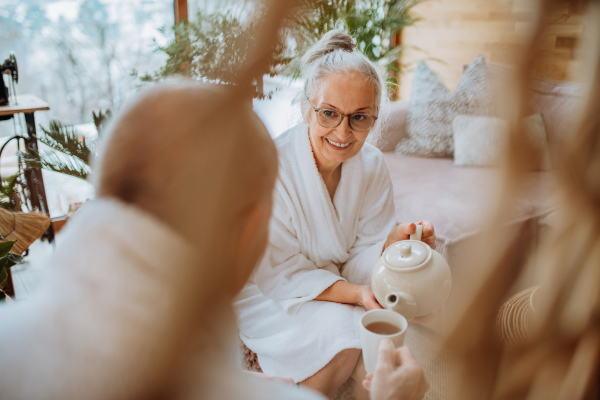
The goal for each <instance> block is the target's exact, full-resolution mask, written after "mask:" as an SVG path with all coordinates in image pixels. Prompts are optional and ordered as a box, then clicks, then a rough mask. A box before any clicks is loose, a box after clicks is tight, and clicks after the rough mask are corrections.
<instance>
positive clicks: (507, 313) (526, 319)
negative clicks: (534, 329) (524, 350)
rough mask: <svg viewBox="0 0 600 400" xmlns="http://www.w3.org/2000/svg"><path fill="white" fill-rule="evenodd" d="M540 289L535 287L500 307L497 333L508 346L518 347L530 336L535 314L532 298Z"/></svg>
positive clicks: (520, 293) (518, 294) (522, 292)
mask: <svg viewBox="0 0 600 400" xmlns="http://www.w3.org/2000/svg"><path fill="white" fill-rule="evenodd" d="M538 288H539V286H533V287H530V288H528V289H525V290H523V291H521V292H519V293H517V294H515V295H514V296H513V297H511V298H510V299H508V301H507V302H506V303H504V304H503V305H502V307H500V311H499V312H498V317H497V319H496V332H497V333H498V335H499V336H500V339H502V341H503V342H504V343H506V344H507V345H508V346H517V345H519V344H521V343H523V342H524V341H525V339H526V338H527V337H528V336H529V331H530V329H531V318H532V316H533V315H534V314H535V311H534V310H533V308H532V302H531V297H532V295H533V293H534V292H535V291H536V290H537V289H538Z"/></svg>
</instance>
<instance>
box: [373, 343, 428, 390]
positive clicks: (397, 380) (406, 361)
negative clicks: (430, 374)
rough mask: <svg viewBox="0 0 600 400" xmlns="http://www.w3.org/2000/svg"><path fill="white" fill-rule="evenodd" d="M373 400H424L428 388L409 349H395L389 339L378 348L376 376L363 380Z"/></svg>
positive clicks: (421, 370)
mask: <svg viewBox="0 0 600 400" xmlns="http://www.w3.org/2000/svg"><path fill="white" fill-rule="evenodd" d="M363 386H364V388H365V389H367V390H369V391H370V392H371V399H372V400H421V399H422V398H423V396H425V393H426V392H427V390H428V389H429V383H427V380H425V376H424V375H423V369H422V368H421V366H420V365H419V363H418V362H417V360H415V357H414V356H413V354H412V352H411V351H410V349H409V348H408V347H400V348H399V349H398V350H396V349H394V345H393V344H392V342H391V341H390V340H387V339H386V340H382V341H381V343H380V345H379V352H378V358H377V366H376V368H375V373H370V374H367V377H366V379H365V380H364V381H363Z"/></svg>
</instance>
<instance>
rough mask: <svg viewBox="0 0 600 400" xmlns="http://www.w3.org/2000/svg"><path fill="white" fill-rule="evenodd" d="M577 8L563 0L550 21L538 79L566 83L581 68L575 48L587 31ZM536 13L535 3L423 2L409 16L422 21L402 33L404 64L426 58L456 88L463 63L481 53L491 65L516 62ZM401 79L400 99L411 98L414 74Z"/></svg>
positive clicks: (508, 0)
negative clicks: (556, 80) (573, 68)
mask: <svg viewBox="0 0 600 400" xmlns="http://www.w3.org/2000/svg"><path fill="white" fill-rule="evenodd" d="M577 4H578V3H577V1H576V0H570V1H565V2H564V4H563V6H562V8H561V9H560V10H559V12H558V13H557V14H556V15H553V16H552V17H551V18H550V21H549V22H550V23H549V25H548V26H547V30H546V32H545V35H544V37H543V38H541V39H540V41H539V50H540V52H541V53H542V54H541V55H540V57H538V62H539V63H540V65H539V67H538V68H536V72H538V75H539V76H540V77H545V78H550V79H561V80H564V79H568V77H569V71H571V70H572V67H573V65H576V64H577V62H578V60H577V59H576V56H577V53H576V52H575V51H574V50H576V47H577V43H578V39H579V38H580V37H581V36H582V34H583V30H584V19H583V17H582V16H581V15H580V14H581V11H580V10H579V8H577V7H576V6H577ZM571 9H573V10H571ZM536 10H537V2H536V1H535V0H433V1H427V2H424V3H422V4H419V5H418V6H416V7H414V9H413V10H412V11H411V14H413V15H414V16H417V17H420V18H421V20H420V21H419V22H417V24H416V25H414V26H410V27H408V28H405V29H404V30H403V32H402V35H403V36H402V44H403V46H404V48H405V51H404V52H403V53H402V64H408V65H411V64H412V65H415V63H416V62H417V61H418V60H421V59H425V60H426V61H427V63H428V64H429V65H430V66H431V67H432V68H433V69H434V70H435V72H436V73H437V75H438V76H439V77H440V80H441V81H442V82H443V83H444V84H445V85H446V86H447V87H448V88H449V89H451V90H453V89H454V87H456V83H457V82H458V79H459V78H460V75H461V72H462V65H464V64H468V63H470V62H471V61H472V60H473V58H475V56H477V55H478V54H483V55H484V56H485V58H486V60H487V61H488V62H495V63H498V64H502V65H515V64H517V63H518V61H519V58H520V54H521V52H522V51H523V46H524V45H525V44H526V43H527V41H528V40H529V37H530V34H531V33H532V30H533V28H534V23H535V21H534V20H535V18H534V16H535V13H536ZM432 59H439V60H441V61H442V63H434V62H432ZM428 60H429V61H428ZM400 78H401V79H400V86H401V90H400V98H401V99H402V100H408V99H409V98H410V87H411V82H410V81H411V80H412V72H411V71H405V73H403V74H402V75H401V77H400Z"/></svg>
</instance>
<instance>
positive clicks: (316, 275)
mask: <svg viewBox="0 0 600 400" xmlns="http://www.w3.org/2000/svg"><path fill="white" fill-rule="evenodd" d="M273 200H274V202H273V216H272V217H271V224H270V232H269V245H268V247H267V250H266V253H265V256H264V257H263V259H262V261H261V263H260V264H259V266H258V268H257V269H256V272H255V282H256V285H257V286H258V288H259V290H260V291H261V292H262V294H263V295H265V296H266V297H268V298H270V299H272V300H275V301H276V302H278V303H279V304H280V305H281V306H282V307H283V308H284V309H285V310H286V312H287V313H288V314H295V313H296V312H297V311H298V310H299V309H300V307H301V306H302V304H304V303H306V302H307V301H310V300H313V299H315V298H316V297H317V296H318V295H320V294H321V293H322V292H323V291H324V290H325V289H327V288H328V287H330V286H331V285H333V284H334V283H335V282H337V281H343V280H345V279H344V278H342V277H341V276H340V272H339V268H338V267H337V266H336V265H335V264H334V263H330V264H329V265H326V266H325V267H323V268H318V267H317V266H316V265H315V264H314V263H313V262H312V261H310V260H309V259H308V258H307V257H306V256H305V255H304V254H302V251H301V247H300V242H299V240H298V238H297V236H296V230H295V229H294V227H293V224H292V215H291V212H290V211H289V210H291V209H293V208H292V205H291V204H289V199H288V201H286V199H285V195H283V194H282V193H280V191H279V190H277V189H276V190H275V193H274V199H273Z"/></svg>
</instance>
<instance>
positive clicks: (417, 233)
mask: <svg viewBox="0 0 600 400" xmlns="http://www.w3.org/2000/svg"><path fill="white" fill-rule="evenodd" d="M422 235H423V225H417V230H416V231H415V233H413V234H411V235H410V240H421V236H422Z"/></svg>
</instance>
